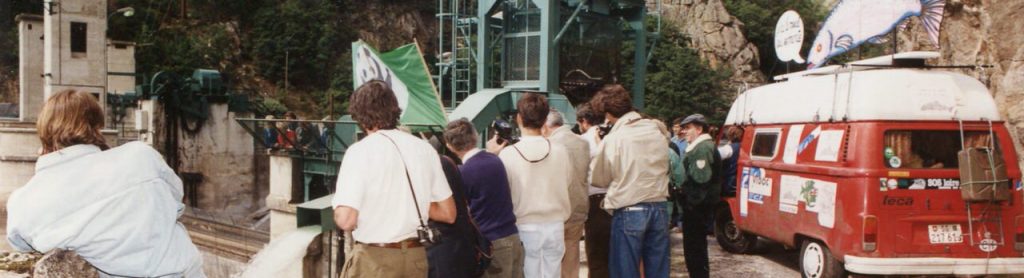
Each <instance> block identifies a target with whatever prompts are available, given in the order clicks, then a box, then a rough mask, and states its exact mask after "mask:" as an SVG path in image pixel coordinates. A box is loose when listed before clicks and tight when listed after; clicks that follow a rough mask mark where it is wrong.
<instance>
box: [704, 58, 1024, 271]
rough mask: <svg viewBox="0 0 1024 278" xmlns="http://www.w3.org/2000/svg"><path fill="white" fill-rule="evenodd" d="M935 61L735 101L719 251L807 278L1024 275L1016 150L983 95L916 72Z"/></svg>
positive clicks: (839, 70) (869, 67) (846, 68)
mask: <svg viewBox="0 0 1024 278" xmlns="http://www.w3.org/2000/svg"><path fill="white" fill-rule="evenodd" d="M934 57H938V54H937V53H934V52H911V53H901V54H896V55H890V56H884V57H879V58H874V59H868V60H863V61H857V62H852V63H850V64H846V65H842V66H829V67H825V68H820V69H815V70H810V71H804V72H799V73H793V74H788V75H783V76H779V77H776V80H780V82H777V83H773V84H770V85H765V86H761V87H757V88H754V89H750V90H748V91H746V92H744V93H742V94H741V95H739V96H738V98H737V99H736V101H735V102H734V103H733V105H732V107H731V110H730V111H729V115H728V117H727V120H726V127H728V126H731V125H736V126H742V127H743V128H744V135H743V139H742V142H741V144H740V145H741V147H740V152H739V154H738V155H739V158H738V163H737V169H738V170H737V174H736V177H737V178H736V181H735V182H736V188H737V190H736V196H734V197H733V196H730V197H728V198H725V200H724V202H723V204H722V206H721V208H720V209H719V211H718V212H717V213H716V221H715V223H716V225H715V226H716V227H715V233H716V237H717V239H718V242H719V244H720V245H721V246H722V247H723V248H724V249H726V250H728V251H730V252H737V253H743V252H748V251H750V249H751V248H752V247H753V246H754V243H755V242H756V240H757V238H758V237H763V238H767V239H771V240H773V241H776V242H779V243H782V244H783V245H786V246H788V247H792V248H799V252H800V262H799V265H800V268H801V272H802V274H803V276H804V277H842V276H843V275H844V273H859V274H885V275H888V274H897V275H904V274H1006V273H1024V256H1022V251H1024V210H1022V206H1021V202H1022V200H1021V196H1022V194H1021V171H1020V167H1019V166H1018V160H1017V155H1016V152H1015V151H1014V143H1013V141H1012V139H1011V137H1010V134H1009V132H1008V130H1007V128H1006V127H1005V125H1004V122H1003V121H1002V120H1001V119H1000V114H999V112H998V110H997V109H996V104H995V101H994V100H993V98H992V96H991V94H990V93H989V92H988V90H987V89H986V87H985V86H984V85H983V84H982V83H981V82H979V81H978V80H976V79H975V78H972V77H970V76H967V75H964V74H961V73H958V72H952V71H947V70H938V69H930V68H928V67H926V66H924V59H927V58H934ZM722 130H725V129H724V128H723V129H722Z"/></svg>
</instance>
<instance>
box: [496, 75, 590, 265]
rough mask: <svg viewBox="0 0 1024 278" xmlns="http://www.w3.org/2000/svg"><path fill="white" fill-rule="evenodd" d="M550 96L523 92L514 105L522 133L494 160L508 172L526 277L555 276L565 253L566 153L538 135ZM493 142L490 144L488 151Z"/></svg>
mask: <svg viewBox="0 0 1024 278" xmlns="http://www.w3.org/2000/svg"><path fill="white" fill-rule="evenodd" d="M550 109H551V108H550V106H548V100H547V98H545V97H544V96H541V95H539V94H535V93H525V94H523V96H522V97H521V98H520V99H519V102H518V103H516V110H517V112H518V114H517V115H516V123H518V124H519V130H520V131H521V132H522V137H521V138H520V140H519V142H518V143H515V144H513V145H511V146H508V147H505V148H503V149H501V148H498V149H500V151H499V154H498V158H500V159H501V163H502V164H504V165H505V172H506V173H508V186H509V191H510V193H511V195H512V210H513V212H514V213H515V215H516V227H517V228H518V229H519V238H520V239H521V240H522V242H523V249H524V250H525V251H526V252H525V253H526V256H525V258H524V259H523V274H525V276H526V277H538V278H554V277H558V276H559V274H560V271H561V268H562V256H563V255H564V253H565V222H566V220H569V216H570V215H571V213H572V208H571V205H570V204H569V182H570V177H569V175H568V174H567V173H571V172H572V168H570V167H569V165H570V163H569V152H568V151H566V149H565V147H563V146H562V145H561V144H555V143H552V142H551V140H549V139H548V138H544V136H542V134H541V128H542V127H543V126H544V122H545V121H546V119H547V115H548V111H550ZM495 144H496V140H495V139H492V140H491V142H488V150H489V151H493V150H494V149H495V148H492V146H493V145H495Z"/></svg>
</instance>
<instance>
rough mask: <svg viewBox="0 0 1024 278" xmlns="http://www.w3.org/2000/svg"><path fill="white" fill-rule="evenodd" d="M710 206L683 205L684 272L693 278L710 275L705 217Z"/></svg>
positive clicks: (702, 277) (704, 277)
mask: <svg viewBox="0 0 1024 278" xmlns="http://www.w3.org/2000/svg"><path fill="white" fill-rule="evenodd" d="M711 208H712V206H707V205H700V206H688V205H683V255H684V257H685V258H686V270H687V271H688V272H689V273H690V277H693V278H707V277H709V276H710V275H711V267H710V266H709V264H710V260H709V259H708V239H707V235H708V234H707V231H708V230H707V225H708V224H707V221H708V217H707V215H709V214H711V213H712V209H711Z"/></svg>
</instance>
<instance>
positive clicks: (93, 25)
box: [43, 0, 107, 106]
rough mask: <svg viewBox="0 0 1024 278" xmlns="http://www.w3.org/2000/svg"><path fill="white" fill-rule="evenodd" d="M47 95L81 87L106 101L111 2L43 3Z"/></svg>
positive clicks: (68, 0) (58, 0)
mask: <svg viewBox="0 0 1024 278" xmlns="http://www.w3.org/2000/svg"><path fill="white" fill-rule="evenodd" d="M43 25H44V27H45V28H44V29H45V31H44V33H45V34H44V37H43V48H44V49H45V51H44V53H43V77H44V80H45V82H44V85H43V95H44V99H45V97H49V96H50V95H53V94H54V93H57V92H60V91H61V90H64V89H78V90H83V91H86V92H90V93H92V94H94V95H96V97H97V99H99V100H100V105H102V106H105V105H106V96H105V94H104V92H106V91H107V90H106V89H107V67H106V66H107V65H106V63H107V54H106V32H107V2H106V1H96V0H51V1H47V2H45V3H43Z"/></svg>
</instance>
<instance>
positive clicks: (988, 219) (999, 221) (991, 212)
mask: <svg viewBox="0 0 1024 278" xmlns="http://www.w3.org/2000/svg"><path fill="white" fill-rule="evenodd" d="M958 121H959V123H960V146H961V151H966V150H967V145H966V140H965V135H964V121H963V120H962V119H958ZM988 133H989V143H988V146H987V148H988V149H989V151H988V152H986V153H987V154H988V162H989V166H990V167H991V168H992V169H995V157H994V156H993V152H995V151H996V148H995V132H994V131H993V128H992V120H988ZM971 160H972V159H970V157H968V159H967V163H968V168H972V167H970V164H971ZM968 174H969V175H970V174H971V173H970V172H968ZM993 176H995V174H994V173H993ZM968 180H971V181H973V180H974V179H973V178H968ZM960 186H964V183H963V182H962V179H961V183H960ZM997 186H1000V185H997ZM992 194H995V190H993V191H992ZM979 203H985V204H986V205H985V208H984V209H982V210H981V214H980V215H978V217H975V216H974V211H973V209H972V205H974V204H979ZM964 206H965V207H966V208H967V232H968V238H970V244H971V246H976V245H977V242H975V240H974V228H975V225H974V224H975V223H979V224H982V225H980V226H981V228H982V229H984V231H985V234H984V235H983V237H984V238H985V239H991V238H992V232H991V231H989V230H988V226H986V225H984V224H985V223H996V225H997V226H998V227H999V228H998V231H997V232H998V234H999V236H998V238H999V241H998V245H999V246H1004V245H1006V237H1005V232H1004V230H1003V228H1004V227H1003V217H1002V216H1003V205H1002V204H1001V201H997V200H990V201H987V202H978V201H967V200H964Z"/></svg>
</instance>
